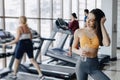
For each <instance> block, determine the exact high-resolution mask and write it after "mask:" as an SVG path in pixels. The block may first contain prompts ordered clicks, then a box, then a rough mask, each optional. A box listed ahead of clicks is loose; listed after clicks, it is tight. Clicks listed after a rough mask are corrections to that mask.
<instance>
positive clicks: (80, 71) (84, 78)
mask: <svg viewBox="0 0 120 80" xmlns="http://www.w3.org/2000/svg"><path fill="white" fill-rule="evenodd" d="M86 69H87V66H86V64H85V63H84V62H81V60H80V59H79V60H78V61H77V64H76V76H77V80H88V74H87V73H86V72H85V70H86Z"/></svg>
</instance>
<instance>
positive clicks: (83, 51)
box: [78, 49, 89, 57]
mask: <svg viewBox="0 0 120 80" xmlns="http://www.w3.org/2000/svg"><path fill="white" fill-rule="evenodd" d="M88 53H89V52H88V51H86V50H85V49H80V50H79V51H78V54H79V55H80V56H83V57H86V56H88Z"/></svg>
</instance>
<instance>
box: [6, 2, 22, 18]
mask: <svg viewBox="0 0 120 80" xmlns="http://www.w3.org/2000/svg"><path fill="white" fill-rule="evenodd" d="M20 12H21V9H20V0H5V16H14V17H15V16H20Z"/></svg>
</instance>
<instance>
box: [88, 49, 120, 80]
mask: <svg viewBox="0 0 120 80" xmlns="http://www.w3.org/2000/svg"><path fill="white" fill-rule="evenodd" d="M117 58H118V59H117V61H110V63H109V64H107V65H106V66H105V67H104V69H105V70H103V72H104V73H105V74H106V75H107V76H108V77H109V78H110V79H111V80H120V50H117ZM89 80H93V79H91V77H89Z"/></svg>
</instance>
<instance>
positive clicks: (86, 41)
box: [80, 35, 99, 49]
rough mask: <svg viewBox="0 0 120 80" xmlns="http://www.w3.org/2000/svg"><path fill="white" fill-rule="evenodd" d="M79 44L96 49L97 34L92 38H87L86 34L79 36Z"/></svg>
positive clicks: (97, 45)
mask: <svg viewBox="0 0 120 80" xmlns="http://www.w3.org/2000/svg"><path fill="white" fill-rule="evenodd" d="M80 46H81V48H85V47H88V48H94V49H97V48H98V47H99V39H98V37H97V36H95V37H93V38H89V37H88V36H86V35H84V36H82V38H80Z"/></svg>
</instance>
